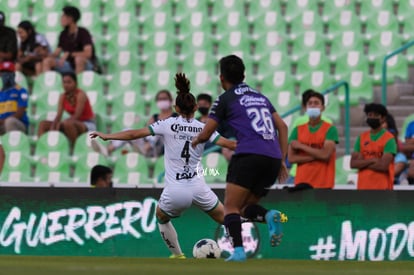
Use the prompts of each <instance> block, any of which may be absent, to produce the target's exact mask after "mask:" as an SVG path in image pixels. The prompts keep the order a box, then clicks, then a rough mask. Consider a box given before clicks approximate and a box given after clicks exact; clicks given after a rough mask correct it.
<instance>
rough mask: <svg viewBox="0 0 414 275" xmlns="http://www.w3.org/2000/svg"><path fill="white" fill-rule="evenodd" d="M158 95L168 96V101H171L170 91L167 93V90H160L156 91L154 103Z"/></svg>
mask: <svg viewBox="0 0 414 275" xmlns="http://www.w3.org/2000/svg"><path fill="white" fill-rule="evenodd" d="M160 94H166V95H167V96H168V99H169V100H170V101H173V98H172V95H171V93H170V91H168V90H160V91H158V93H157V94H156V95H155V101H157V100H158V96H159V95H160Z"/></svg>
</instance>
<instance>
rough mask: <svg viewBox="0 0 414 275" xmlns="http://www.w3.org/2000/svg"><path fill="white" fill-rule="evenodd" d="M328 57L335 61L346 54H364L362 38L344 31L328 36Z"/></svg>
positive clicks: (359, 35) (357, 34)
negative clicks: (356, 52)
mask: <svg viewBox="0 0 414 275" xmlns="http://www.w3.org/2000/svg"><path fill="white" fill-rule="evenodd" d="M330 41H331V42H330V46H329V56H330V58H331V59H333V60H335V59H336V58H337V57H338V56H341V55H344V54H347V53H348V52H350V51H352V52H354V51H358V52H359V53H361V54H364V53H365V46H364V37H363V36H362V35H361V34H360V33H359V32H355V31H344V32H341V33H337V34H334V35H332V36H330Z"/></svg>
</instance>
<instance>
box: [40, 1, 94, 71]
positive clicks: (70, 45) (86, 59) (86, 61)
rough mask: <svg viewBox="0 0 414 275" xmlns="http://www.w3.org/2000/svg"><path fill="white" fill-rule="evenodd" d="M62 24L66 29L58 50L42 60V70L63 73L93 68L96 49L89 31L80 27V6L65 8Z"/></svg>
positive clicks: (60, 37)
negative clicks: (78, 23)
mask: <svg viewBox="0 0 414 275" xmlns="http://www.w3.org/2000/svg"><path fill="white" fill-rule="evenodd" d="M62 11H63V13H62V16H61V25H62V26H63V27H64V30H63V31H62V32H61V33H60V35H59V41H58V45H57V48H56V50H55V51H54V52H53V54H52V55H50V56H49V57H47V58H45V59H44V60H43V62H42V68H41V69H42V72H46V71H50V70H56V71H58V72H61V73H66V72H75V73H80V72H83V71H85V70H93V69H94V64H95V63H96V56H95V49H94V44H93V41H92V36H91V34H90V33H89V31H88V30H87V29H85V28H83V27H79V26H78V25H77V22H78V21H79V19H80V17H81V14H80V11H79V9H78V8H76V7H73V6H66V7H64V8H63V10H62Z"/></svg>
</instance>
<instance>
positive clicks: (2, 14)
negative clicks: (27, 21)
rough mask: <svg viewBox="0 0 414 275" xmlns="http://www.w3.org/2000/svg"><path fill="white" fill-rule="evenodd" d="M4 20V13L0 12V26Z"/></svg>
mask: <svg viewBox="0 0 414 275" xmlns="http://www.w3.org/2000/svg"><path fill="white" fill-rule="evenodd" d="M5 19H6V16H5V15H4V12H2V11H0V26H2V25H4V21H5Z"/></svg>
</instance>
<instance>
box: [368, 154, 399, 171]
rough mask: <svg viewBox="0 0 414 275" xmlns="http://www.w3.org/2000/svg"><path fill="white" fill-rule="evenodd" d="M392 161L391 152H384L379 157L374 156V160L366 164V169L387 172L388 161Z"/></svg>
mask: <svg viewBox="0 0 414 275" xmlns="http://www.w3.org/2000/svg"><path fill="white" fill-rule="evenodd" d="M393 161H394V155H393V154H391V153H385V154H383V155H382V157H381V158H376V159H375V162H374V163H373V164H371V165H369V166H368V169H371V170H374V171H377V172H384V173H387V172H388V169H389V167H390V163H391V162H393Z"/></svg>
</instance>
